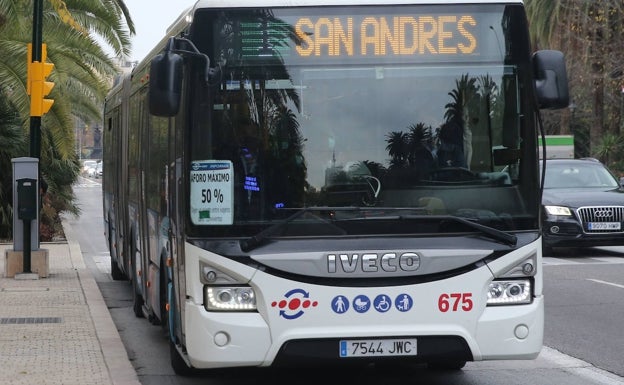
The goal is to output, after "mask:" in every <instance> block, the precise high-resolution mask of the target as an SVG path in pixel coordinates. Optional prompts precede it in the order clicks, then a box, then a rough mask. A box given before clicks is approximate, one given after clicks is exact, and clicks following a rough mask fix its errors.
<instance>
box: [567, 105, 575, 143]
mask: <svg viewBox="0 0 624 385" xmlns="http://www.w3.org/2000/svg"><path fill="white" fill-rule="evenodd" d="M568 109H569V110H570V120H569V123H568V130H569V131H570V134H573V135H574V110H576V104H575V103H574V102H572V103H570V105H569V106H568Z"/></svg>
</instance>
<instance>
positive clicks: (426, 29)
mask: <svg viewBox="0 0 624 385" xmlns="http://www.w3.org/2000/svg"><path fill="white" fill-rule="evenodd" d="M476 25H477V22H476V20H475V19H474V18H473V17H472V16H469V15H459V16H453V15H445V16H438V17H435V16H418V17H414V16H394V17H391V18H388V17H383V16H381V17H377V16H369V17H365V18H361V19H356V18H353V17H342V18H339V17H319V18H316V19H312V18H307V17H306V18H301V19H299V20H298V21H297V22H296V23H295V32H296V34H297V36H298V37H299V38H301V40H302V43H301V44H299V45H297V46H296V51H297V53H298V54H299V55H300V56H343V55H347V56H354V55H361V56H386V55H395V56H397V55H415V54H419V55H423V54H428V55H436V54H450V55H456V54H473V53H474V52H475V50H476V49H477V46H478V45H477V39H476V37H475V35H474V28H475V27H476Z"/></svg>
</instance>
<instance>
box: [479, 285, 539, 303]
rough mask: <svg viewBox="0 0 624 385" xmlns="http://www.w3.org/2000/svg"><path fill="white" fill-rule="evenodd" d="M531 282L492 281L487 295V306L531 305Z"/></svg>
mask: <svg viewBox="0 0 624 385" xmlns="http://www.w3.org/2000/svg"><path fill="white" fill-rule="evenodd" d="M531 301H532V297H531V280H530V279H514V280H500V281H492V283H490V287H489V290H488V293H487V304H488V305H521V304H527V303H531Z"/></svg>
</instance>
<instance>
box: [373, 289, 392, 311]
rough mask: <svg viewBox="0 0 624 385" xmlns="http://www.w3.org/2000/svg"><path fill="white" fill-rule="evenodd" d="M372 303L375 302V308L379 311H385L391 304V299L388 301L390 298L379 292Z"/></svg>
mask: <svg viewBox="0 0 624 385" xmlns="http://www.w3.org/2000/svg"><path fill="white" fill-rule="evenodd" d="M374 303H375V309H376V310H377V311H378V312H380V313H385V312H387V311H388V310H389V309H390V307H391V306H392V301H390V298H389V297H388V296H387V295H385V294H380V295H378V296H377V297H375V302H374Z"/></svg>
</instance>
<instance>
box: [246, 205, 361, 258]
mask: <svg viewBox="0 0 624 385" xmlns="http://www.w3.org/2000/svg"><path fill="white" fill-rule="evenodd" d="M358 210H360V208H359V207H352V206H346V207H325V206H310V207H304V208H302V209H301V210H298V211H296V212H295V213H294V214H292V215H291V216H289V217H287V218H286V219H284V220H283V221H281V222H278V223H276V224H274V225H272V226H269V227H267V228H266V229H264V230H262V231H261V232H259V233H258V234H256V235H254V236H253V237H250V238H247V239H243V240H241V242H240V247H241V250H243V251H245V252H248V251H251V250H253V249H255V248H256V247H258V246H260V245H261V244H262V243H264V242H265V241H266V240H267V239H268V238H269V237H270V236H271V235H273V234H277V233H278V232H279V231H280V230H281V229H283V228H284V227H286V225H288V224H289V223H291V222H292V221H294V220H295V219H297V218H299V217H301V216H303V214H306V213H309V212H311V211H321V212H326V211H358ZM317 218H318V217H317ZM319 219H321V218H319ZM342 232H343V234H346V231H344V230H342Z"/></svg>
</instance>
